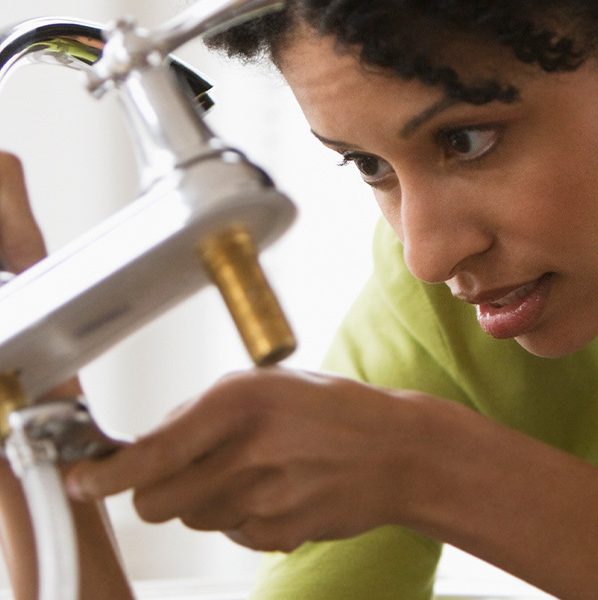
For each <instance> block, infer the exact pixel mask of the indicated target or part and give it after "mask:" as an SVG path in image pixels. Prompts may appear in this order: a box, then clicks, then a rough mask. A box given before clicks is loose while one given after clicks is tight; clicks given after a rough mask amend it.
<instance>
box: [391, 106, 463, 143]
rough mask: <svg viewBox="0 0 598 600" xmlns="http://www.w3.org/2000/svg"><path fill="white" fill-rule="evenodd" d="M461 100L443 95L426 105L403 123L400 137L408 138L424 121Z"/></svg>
mask: <svg viewBox="0 0 598 600" xmlns="http://www.w3.org/2000/svg"><path fill="white" fill-rule="evenodd" d="M460 102H461V100H457V99H456V98H449V97H448V96H445V97H444V98H441V99H440V100H438V101H437V102H435V103H434V104H432V105H431V106H428V108H426V109H425V110H423V111H422V112H420V113H419V115H415V117H412V118H411V119H409V121H407V123H405V125H403V127H402V129H401V133H400V135H401V137H402V138H408V137H410V136H411V135H413V134H414V133H415V132H416V131H417V130H418V129H419V128H420V127H421V126H422V125H423V124H424V123H426V122H427V121H429V120H430V119H432V118H433V117H435V116H436V115H438V114H440V113H441V112H444V111H445V110H447V109H448V108H451V107H453V106H455V104H459V103H460Z"/></svg>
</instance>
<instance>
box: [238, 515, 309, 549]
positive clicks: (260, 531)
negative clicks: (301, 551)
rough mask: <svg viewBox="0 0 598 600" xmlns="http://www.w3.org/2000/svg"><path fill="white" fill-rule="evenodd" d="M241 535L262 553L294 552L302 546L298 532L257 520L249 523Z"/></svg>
mask: <svg viewBox="0 0 598 600" xmlns="http://www.w3.org/2000/svg"><path fill="white" fill-rule="evenodd" d="M241 533H242V535H243V537H244V539H246V540H247V542H248V543H249V544H250V546H251V547H252V548H253V549H254V550H259V551H261V552H275V551H281V552H292V551H293V550H295V549H296V548H298V547H299V546H300V545H301V540H300V537H299V536H298V535H297V533H296V532H294V531H285V529H284V528H283V527H280V525H279V524H277V525H273V524H270V523H264V522H263V521H260V520H257V519H256V520H249V521H247V522H246V523H245V524H244V525H243V527H242V528H241Z"/></svg>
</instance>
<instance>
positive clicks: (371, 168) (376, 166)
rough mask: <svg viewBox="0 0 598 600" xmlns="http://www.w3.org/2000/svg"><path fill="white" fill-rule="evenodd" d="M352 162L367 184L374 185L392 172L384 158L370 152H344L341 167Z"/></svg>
mask: <svg viewBox="0 0 598 600" xmlns="http://www.w3.org/2000/svg"><path fill="white" fill-rule="evenodd" d="M349 163H354V164H355V166H356V167H357V169H358V170H359V173H360V174H361V177H362V178H363V180H364V181H365V182H366V183H368V184H369V185H376V184H377V183H379V182H380V181H382V179H384V178H385V177H387V176H388V175H389V174H390V173H392V172H393V170H392V167H391V166H390V164H389V163H387V162H386V161H385V160H383V159H381V158H378V157H377V156H373V155H372V154H362V153H360V152H345V153H344V154H343V160H342V162H341V163H340V166H341V167H344V166H345V165H348V164H349Z"/></svg>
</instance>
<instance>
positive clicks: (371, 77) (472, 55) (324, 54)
mask: <svg viewBox="0 0 598 600" xmlns="http://www.w3.org/2000/svg"><path fill="white" fill-rule="evenodd" d="M431 59H432V61H433V62H434V63H435V64H437V61H442V64H447V65H450V66H451V67H453V68H454V69H455V71H456V72H457V74H458V76H459V77H460V79H461V80H462V81H463V82H464V83H465V84H471V83H479V82H480V81H486V80H489V79H491V80H496V81H498V82H501V83H503V82H504V83H508V84H513V85H516V86H517V85H518V84H520V83H521V82H523V81H524V80H525V79H527V78H528V77H529V76H530V75H531V74H535V75H536V76H537V75H538V69H537V68H535V67H530V66H528V65H524V64H523V63H520V62H519V61H517V60H516V59H515V58H513V57H512V56H511V54H510V52H509V51H508V50H506V49H505V48H502V47H497V46H496V45H494V44H490V43H482V42H480V41H479V40H473V39H467V38H460V39H458V40H455V39H452V40H450V39H445V41H444V45H443V47H442V50H441V51H440V50H436V52H435V54H434V56H431ZM278 64H279V67H280V68H281V71H282V72H283V75H284V76H285V78H286V80H287V82H288V83H289V85H290V86H291V88H292V90H293V92H294V93H295V96H296V97H297V100H298V101H299V104H300V105H301V107H302V109H303V111H304V112H305V114H306V117H307V118H308V120H309V121H310V122H311V123H312V125H313V123H314V121H316V120H317V118H318V117H320V116H324V115H325V114H326V115H327V116H328V117H330V116H334V112H335V111H342V112H343V114H355V113H356V112H357V111H359V110H362V111H363V110H366V111H367V109H368V108H369V109H370V113H371V112H372V111H373V110H374V109H375V108H376V107H380V106H384V105H386V106H387V105H388V102H392V103H393V105H394V106H395V108H396V109H397V110H405V111H407V112H408V113H409V112H413V111H421V110H422V109H425V108H426V106H427V105H431V104H434V103H437V102H439V101H440V99H441V98H443V96H444V90H443V88H442V87H441V86H429V85H426V84H424V83H422V82H420V81H419V80H418V79H412V80H408V81H406V80H404V79H402V78H400V77H399V76H397V75H394V74H393V73H392V72H390V71H389V70H383V69H381V68H379V67H375V66H370V65H363V64H362V63H361V62H360V60H359V53H358V51H357V49H351V48H342V47H338V45H337V44H336V43H335V39H334V38H333V37H332V36H324V37H323V36H320V35H318V34H317V33H316V32H314V31H313V30H311V29H309V28H308V27H299V28H298V29H297V30H296V32H295V34H294V35H293V36H292V37H291V38H290V39H289V41H288V44H287V45H286V46H285V48H284V50H283V51H282V52H280V54H279V56H278Z"/></svg>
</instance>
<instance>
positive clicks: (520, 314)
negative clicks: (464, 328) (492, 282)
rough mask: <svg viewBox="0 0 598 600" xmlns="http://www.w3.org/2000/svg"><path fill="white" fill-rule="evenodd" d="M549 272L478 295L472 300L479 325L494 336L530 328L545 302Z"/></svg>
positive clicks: (548, 284)
mask: <svg viewBox="0 0 598 600" xmlns="http://www.w3.org/2000/svg"><path fill="white" fill-rule="evenodd" d="M551 288H552V273H546V274H545V275H542V277H540V278H538V279H536V280H534V281H531V282H529V283H525V284H523V285H520V286H517V287H511V288H503V289H501V290H496V291H493V292H488V293H485V294H483V295H479V296H478V297H476V298H475V299H472V300H470V301H473V302H474V303H475V304H476V313H477V318H478V322H479V324H480V327H481V328H482V329H483V330H484V331H485V332H486V333H487V334H489V335H491V336H493V337H495V338H498V339H505V338H514V337H518V336H520V335H523V334H524V333H527V332H529V331H531V330H532V329H534V327H535V326H536V325H537V324H538V322H539V320H540V319H541V317H542V314H543V313H544V311H545V309H546V306H547V304H548V298H549V296H550V290H551Z"/></svg>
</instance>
